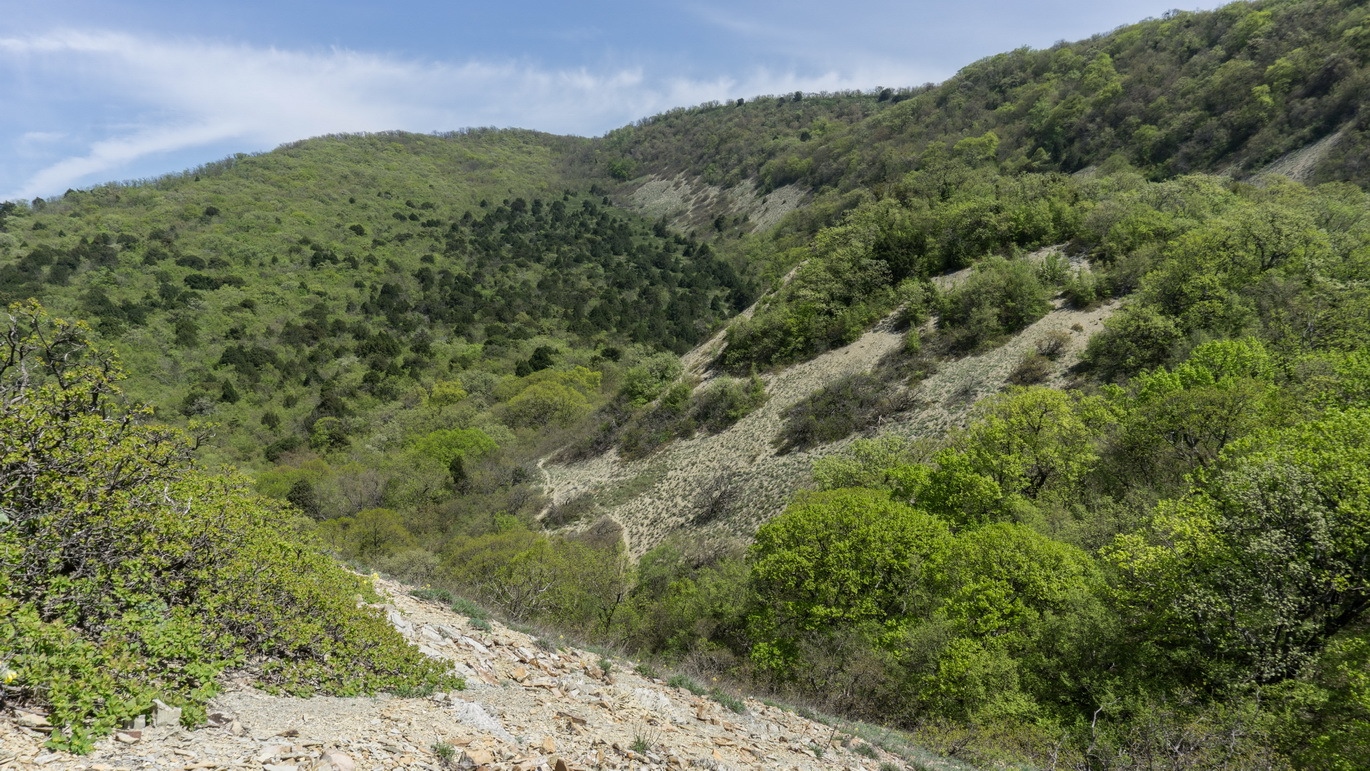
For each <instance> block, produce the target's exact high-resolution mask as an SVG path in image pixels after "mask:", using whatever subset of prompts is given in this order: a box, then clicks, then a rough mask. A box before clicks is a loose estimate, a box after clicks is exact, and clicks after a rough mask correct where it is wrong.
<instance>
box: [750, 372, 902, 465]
mask: <svg viewBox="0 0 1370 771" xmlns="http://www.w3.org/2000/svg"><path fill="white" fill-rule="evenodd" d="M909 406H910V403H909V401H908V398H907V396H906V395H905V394H904V393H903V392H901V391H899V390H898V389H897V387H894V386H891V385H890V384H889V383H886V382H885V381H884V380H883V379H882V378H881V377H880V376H879V375H877V374H867V373H860V374H856V375H848V376H846V377H843V378H839V379H838V380H836V381H834V382H832V383H830V384H828V385H826V386H824V387H823V388H821V389H820V390H818V391H816V392H815V393H813V394H811V395H809V396H807V397H805V398H804V399H802V400H801V401H799V402H798V403H797V404H795V405H794V406H793V407H790V408H789V409H788V410H786V411H785V425H784V427H783V428H781V430H780V435H779V436H777V437H776V440H775V444H776V446H777V447H778V448H779V451H780V452H782V453H784V452H795V451H799V450H807V449H809V448H811V447H817V446H818V445H821V444H827V443H829V442H835V441H837V440H839V439H845V438H846V437H848V436H851V435H852V434H854V433H856V432H857V431H862V430H865V429H867V428H869V427H871V426H873V425H875V424H876V423H878V422H879V421H880V419H881V418H883V417H886V416H889V415H893V414H895V413H897V412H900V411H902V410H905V409H908V407H909Z"/></svg>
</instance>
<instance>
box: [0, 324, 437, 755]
mask: <svg viewBox="0 0 1370 771" xmlns="http://www.w3.org/2000/svg"><path fill="white" fill-rule="evenodd" d="M122 377H123V373H122V371H121V369H120V367H119V365H118V363H117V362H116V361H115V360H114V359H113V357H111V356H110V355H109V354H108V353H106V352H105V351H103V350H102V349H100V348H99V347H97V346H96V345H95V344H93V343H92V341H91V339H90V333H89V330H88V329H87V328H85V327H84V326H82V325H80V324H72V323H68V322H65V321H62V320H58V319H53V318H50V317H49V316H47V314H46V313H45V312H44V311H43V309H42V308H40V307H39V306H38V305H37V304H33V303H30V304H27V305H16V306H11V308H10V310H9V314H8V319H7V323H6V325H5V328H4V330H3V338H0V646H3V653H2V654H0V655H2V656H3V658H4V659H5V660H6V661H7V662H8V666H9V667H10V668H11V669H12V670H13V671H14V672H16V673H17V677H15V678H13V679H12V681H7V682H5V683H4V684H3V685H0V700H2V701H3V702H5V703H6V704H21V705H29V706H36V707H41V708H43V709H45V710H47V711H48V713H49V720H50V721H51V722H52V724H53V725H54V726H55V730H54V732H53V734H52V735H51V737H50V739H49V745H50V746H54V747H62V748H68V749H73V750H78V751H85V750H89V749H90V748H91V746H92V742H93V741H94V740H95V739H96V738H98V737H100V736H102V735H104V734H107V733H109V732H110V731H111V730H112V729H114V728H115V727H117V726H119V725H122V724H124V723H125V722H126V721H128V720H130V719H132V718H133V717H134V716H136V715H140V714H146V713H147V712H148V711H149V710H150V709H151V708H152V701H153V700H154V699H162V700H163V701H165V702H167V703H169V704H173V705H180V706H182V707H184V708H185V711H184V713H183V714H184V718H183V719H184V720H185V721H186V722H187V723H188V724H191V725H193V724H195V723H196V722H198V721H200V720H203V718H204V704H205V702H206V700H207V699H208V698H209V697H211V696H212V695H213V694H214V693H215V692H216V690H217V688H218V677H219V675H220V674H221V673H222V672H224V671H225V670H226V669H230V668H234V667H241V666H243V665H245V664H247V663H248V662H249V661H251V662H253V663H254V668H255V671H256V672H257V673H258V674H257V682H258V684H259V685H261V686H263V687H266V688H268V689H274V690H281V691H286V692H290V693H297V694H308V693H314V692H324V693H334V694H339V695H348V694H359V693H369V692H374V691H376V690H379V689H411V690H412V689H424V688H428V689H431V688H434V687H450V686H453V685H457V684H458V683H459V681H458V680H457V679H456V678H454V677H452V676H451V675H450V674H448V673H447V672H446V671H445V669H444V668H443V667H440V666H438V665H436V664H434V663H432V662H429V661H427V660H425V658H424V657H423V656H422V655H421V654H419V653H418V651H417V650H415V649H413V648H411V647H409V646H407V645H406V644H405V642H404V641H403V639H402V638H400V637H399V636H398V634H397V633H396V632H395V631H394V630H393V629H392V628H391V627H390V626H389V625H388V624H387V622H386V621H385V619H384V618H383V616H382V615H381V614H380V613H379V612H378V611H376V610H373V609H370V608H367V607H358V605H357V603H356V595H357V593H358V592H364V591H366V587H365V586H364V585H363V584H364V582H363V581H362V580H361V579H359V578H358V577H356V576H354V575H352V574H350V573H348V572H347V571H345V570H343V569H342V568H341V567H340V566H338V565H337V564H335V563H333V562H332V561H331V560H329V559H328V558H327V557H325V556H323V555H322V554H321V553H320V552H319V551H317V550H316V549H315V548H314V547H313V546H312V545H311V544H309V543H308V542H306V541H302V540H300V539H299V536H297V535H294V533H296V532H297V525H296V523H295V521H294V520H293V515H292V513H291V512H290V511H287V510H283V509H281V508H280V507H279V506H277V505H275V504H273V503H271V502H270V501H267V500H265V499H262V498H259V497H257V496H256V495H254V494H252V492H251V491H250V488H249V487H248V485H247V483H246V481H245V480H243V479H242V478H240V477H236V476H228V477H225V476H216V475H213V474H209V473H206V472H205V471H203V470H201V469H200V468H198V467H197V466H196V464H195V463H194V461H193V459H192V452H193V449H194V446H195V442H196V440H195V439H194V438H193V437H192V436H191V435H189V434H186V433H185V432H182V431H178V430H175V429H171V428H166V427H162V426H158V425H156V424H153V423H151V422H149V421H148V417H149V416H148V413H147V411H145V410H141V409H137V408H136V407H133V406H131V405H129V404H128V403H127V402H126V401H125V400H124V399H123V397H122V395H121V393H120V389H119V382H120V380H121V379H122Z"/></svg>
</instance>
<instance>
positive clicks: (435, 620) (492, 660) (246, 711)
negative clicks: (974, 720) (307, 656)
mask: <svg viewBox="0 0 1370 771" xmlns="http://www.w3.org/2000/svg"><path fill="white" fill-rule="evenodd" d="M376 589H377V591H378V593H380V595H381V597H382V598H383V600H384V604H383V605H380V607H381V608H382V609H384V611H385V612H386V613H387V614H388V617H389V619H390V622H391V623H392V624H393V625H394V626H395V627H396V628H397V629H398V630H400V631H401V632H402V633H404V634H405V636H406V637H407V638H408V639H409V640H410V641H411V642H412V643H413V644H414V645H417V646H419V647H420V648H421V649H422V650H423V651H424V653H425V654H427V655H429V656H431V657H433V658H434V659H436V660H439V661H443V662H451V663H452V664H453V665H454V666H455V668H456V669H457V670H458V671H460V672H462V673H464V675H465V677H466V681H467V687H466V688H465V689H464V690H461V691H450V692H446V691H444V692H439V693H436V694H434V695H432V696H430V697H427V698H397V697H393V696H381V697H375V698H316V699H298V698H290V697H286V696H272V695H270V694H266V693H263V692H261V691H258V690H255V689H253V688H250V687H245V686H242V685H238V686H235V687H230V688H229V689H228V690H227V691H226V692H225V693H224V694H222V695H220V696H219V697H217V698H216V699H215V700H214V701H213V702H211V703H210V705H209V707H208V709H209V715H210V717H209V725H207V726H205V727H202V728H200V729H198V730H193V731H186V730H183V729H181V728H180V727H178V726H156V725H150V726H148V727H146V728H143V729H136V730H129V731H124V732H122V733H121V734H118V735H116V737H111V738H108V739H106V740H104V741H103V742H101V743H100V744H99V745H98V746H97V748H96V749H95V751H94V752H93V753H92V754H91V755H90V756H88V757H86V758H83V759H81V760H80V761H76V762H72V761H71V760H70V759H69V758H67V757H65V756H63V755H61V754H60V753H48V752H44V751H43V750H42V749H41V747H40V746H39V745H40V737H41V736H42V732H41V731H33V730H24V729H23V728H19V727H17V726H14V725H11V724H5V723H3V722H0V763H18V764H20V766H21V767H30V765H31V766H33V767H43V768H49V769H68V768H70V769H76V768H90V767H92V766H94V767H97V768H98V767H99V766H100V765H101V764H103V765H106V766H111V767H119V768H130V769H138V768H185V769H193V768H220V767H240V766H245V767H257V768H260V767H265V768H267V769H281V768H282V767H290V768H311V767H313V768H322V769H327V770H328V771H333V769H338V768H343V767H353V766H341V765H339V764H342V763H346V762H348V761H350V762H352V763H354V764H355V767H356V768H396V767H400V768H414V769H418V768H454V767H459V768H471V767H482V768H492V769H515V768H518V769H544V768H545V769H552V768H558V769H559V768H574V769H585V768H616V767H642V766H644V765H645V766H649V767H674V768H688V767H714V768H747V767H762V766H766V767H773V768H781V767H783V768H791V769H806V770H807V769H825V768H832V767H834V764H837V765H839V766H841V767H845V768H850V769H875V768H877V767H879V766H880V764H881V763H892V762H893V763H903V762H905V761H908V762H918V763H920V764H921V766H922V767H923V768H926V769H930V770H936V771H943V770H945V771H952V770H954V769H962V768H965V766H963V765H962V764H960V763H956V762H955V761H949V760H946V759H943V758H938V757H936V756H934V755H931V754H928V753H924V752H921V751H918V750H916V749H915V748H913V747H911V746H910V745H909V744H908V743H907V739H906V738H904V737H901V736H900V735H898V734H897V733H895V732H891V731H888V730H883V731H882V730H880V729H877V728H875V727H873V726H863V725H853V724H848V723H841V722H837V721H831V719H829V720H830V722H831V724H829V723H825V722H820V721H819V720H817V719H815V718H813V717H804V716H801V715H800V714H797V713H796V712H795V711H793V710H792V709H785V708H782V707H779V706H775V705H772V704H767V703H765V702H763V701H760V700H757V699H754V698H742V697H735V696H733V695H731V694H729V693H726V692H723V691H719V690H717V689H715V690H713V692H712V693H710V691H709V689H708V688H705V687H703V686H701V685H700V684H699V683H698V682H697V681H695V680H694V679H692V678H690V677H688V676H684V675H670V676H667V675H664V674H661V673H657V672H654V671H652V669H651V667H649V666H638V667H637V669H636V670H634V669H633V668H632V667H633V664H632V662H630V661H626V660H623V659H620V658H617V657H613V656H608V657H606V656H603V655H601V654H597V653H593V652H590V651H586V650H581V649H577V648H574V647H569V646H564V645H560V644H553V643H552V642H551V641H549V640H548V639H547V638H545V637H538V636H535V635H532V634H527V633H524V632H520V631H517V630H515V629H510V628H508V627H506V626H505V625H503V624H500V623H498V622H493V623H487V622H485V621H483V620H481V619H480V618H469V617H466V616H462V615H459V614H457V613H454V612H452V611H451V610H449V609H447V608H446V607H444V606H443V605H441V604H438V603H434V602H431V601H421V600H416V599H414V598H413V597H410V596H409V594H408V592H407V590H406V589H407V588H406V587H404V586H401V585H398V584H395V583H393V582H388V581H378V582H377V586H376ZM606 666H607V667H608V669H607V671H606V669H605V667H606ZM31 722H34V721H31ZM20 725H23V721H22V719H21V721H20ZM117 736H122V737H123V738H122V739H120V738H117ZM871 742H874V743H875V744H872V743H871ZM886 748H888V749H886ZM444 755H447V757H448V761H447V762H444ZM339 756H341V758H340V757H339ZM343 758H345V760H344V759H343ZM328 762H332V763H334V764H335V765H332V766H329V765H327V763H328ZM313 763H319V764H321V765H319V766H314V765H311V764H313ZM482 764H484V765H482ZM559 764H560V765H559Z"/></svg>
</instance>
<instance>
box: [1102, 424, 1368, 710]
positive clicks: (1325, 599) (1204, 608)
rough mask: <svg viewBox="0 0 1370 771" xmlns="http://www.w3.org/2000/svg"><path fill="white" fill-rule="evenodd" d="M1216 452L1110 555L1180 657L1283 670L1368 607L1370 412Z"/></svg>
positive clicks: (1207, 675)
mask: <svg viewBox="0 0 1370 771" xmlns="http://www.w3.org/2000/svg"><path fill="white" fill-rule="evenodd" d="M1221 460H1222V462H1221V464H1220V466H1219V469H1218V470H1217V471H1216V472H1215V473H1213V474H1211V475H1205V476H1203V477H1199V479H1198V480H1197V481H1196V484H1195V485H1194V487H1193V488H1192V489H1191V490H1190V492H1189V494H1188V495H1186V496H1185V497H1183V498H1179V499H1175V500H1171V501H1166V502H1164V503H1162V504H1161V505H1159V506H1158V507H1157V509H1156V511H1155V514H1154V515H1153V518H1152V521H1151V524H1150V527H1149V528H1148V529H1147V530H1146V531H1144V532H1141V533H1137V534H1132V535H1127V536H1123V537H1120V538H1119V539H1118V541H1117V543H1116V544H1115V545H1114V547H1113V548H1112V549H1111V551H1110V559H1111V560H1112V561H1113V563H1114V564H1115V565H1117V566H1118V567H1119V568H1120V569H1121V570H1122V571H1123V574H1124V576H1125V577H1126V579H1127V580H1126V582H1125V584H1124V587H1125V592H1124V597H1125V598H1126V602H1127V607H1128V608H1129V609H1130V611H1131V612H1132V613H1134V614H1135V615H1134V619H1135V622H1136V623H1138V624H1142V625H1144V626H1145V627H1146V628H1147V629H1148V632H1149V634H1151V635H1153V636H1154V637H1155V639H1156V640H1157V642H1158V643H1159V645H1160V646H1161V647H1162V649H1163V650H1165V651H1166V652H1167V654H1168V656H1169V659H1170V662H1171V664H1172V666H1174V667H1176V668H1178V669H1179V670H1181V671H1190V672H1199V673H1202V674H1203V679H1205V680H1207V681H1208V682H1211V683H1215V684H1235V683H1242V682H1255V683H1272V682H1277V681H1279V680H1282V679H1284V678H1287V677H1290V676H1292V675H1293V674H1295V673H1296V672H1298V671H1299V670H1300V668H1301V667H1303V666H1304V665H1305V664H1306V663H1307V662H1308V661H1309V660H1310V659H1311V657H1313V656H1314V655H1316V654H1317V653H1318V651H1319V650H1320V649H1321V648H1322V646H1323V645H1324V644H1325V643H1326V641H1327V640H1328V639H1329V638H1330V637H1332V636H1333V635H1335V634H1336V633H1337V632H1339V631H1341V630H1343V629H1346V628H1347V627H1349V626H1350V625H1352V624H1355V623H1356V622H1357V620H1358V619H1360V618H1361V617H1362V616H1363V615H1364V613H1365V611H1366V609H1367V608H1370V564H1367V561H1366V559H1365V555H1366V553H1367V549H1370V473H1367V469H1370V411H1367V410H1363V409H1358V410H1347V411H1345V412H1340V413H1333V414H1332V415H1331V416H1329V417H1327V418H1325V419H1323V420H1320V421H1316V422H1313V423H1309V424H1303V425H1300V426H1297V427H1295V428H1291V429H1287V430H1284V431H1281V432H1278V433H1275V434H1273V435H1271V436H1266V437H1262V436H1255V437H1252V438H1251V439H1249V440H1246V441H1244V442H1239V443H1236V444H1234V445H1233V446H1231V447H1229V448H1228V449H1227V451H1226V452H1224V454H1223V457H1222V459H1221Z"/></svg>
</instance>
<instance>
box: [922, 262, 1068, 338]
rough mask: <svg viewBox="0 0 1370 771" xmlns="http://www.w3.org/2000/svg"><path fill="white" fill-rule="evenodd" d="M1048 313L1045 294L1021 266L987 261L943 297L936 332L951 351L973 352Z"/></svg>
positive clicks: (1030, 274)
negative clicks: (941, 334)
mask: <svg viewBox="0 0 1370 771" xmlns="http://www.w3.org/2000/svg"><path fill="white" fill-rule="evenodd" d="M1049 310H1051V303H1050V302H1048V301H1047V291H1046V289H1045V288H1044V287H1043V286H1042V283H1041V281H1039V280H1038V278H1037V276H1036V275H1035V274H1034V273H1033V270H1032V267H1031V266H1030V265H1028V264H1027V263H1025V262H1021V261H1017V260H1006V259H1004V258H1002V257H990V258H988V259H986V260H984V261H982V262H980V263H978V264H977V265H976V266H975V272H974V273H972V274H971V276H970V277H969V278H967V279H966V280H965V282H963V283H962V284H961V285H960V286H957V287H956V288H955V289H953V290H951V291H950V292H947V293H946V294H945V295H944V296H943V297H942V303H941V318H940V321H939V322H938V328H939V329H941V330H943V331H944V332H945V333H946V334H947V339H948V342H950V344H951V347H952V348H953V349H955V350H974V349H975V348H977V347H980V346H983V345H987V344H991V343H994V342H997V341H998V340H1000V339H1001V338H1003V336H1004V335H1008V334H1012V333H1014V332H1017V331H1019V330H1021V329H1024V328H1026V327H1027V326H1028V325H1029V324H1031V323H1032V322H1034V321H1036V320H1037V319H1039V318H1041V317H1042V316H1044V315H1046V313H1047V311H1049Z"/></svg>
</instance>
